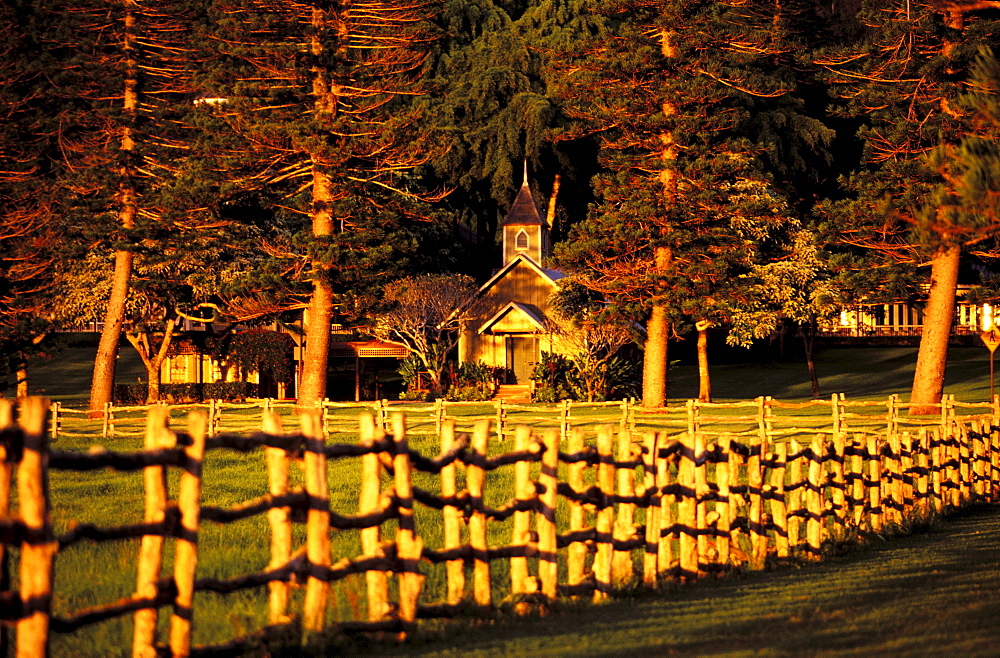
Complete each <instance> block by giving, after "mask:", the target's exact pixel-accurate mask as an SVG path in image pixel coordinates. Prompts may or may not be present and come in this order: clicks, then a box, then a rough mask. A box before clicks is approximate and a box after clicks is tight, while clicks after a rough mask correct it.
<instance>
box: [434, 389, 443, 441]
mask: <svg viewBox="0 0 1000 658" xmlns="http://www.w3.org/2000/svg"><path fill="white" fill-rule="evenodd" d="M442 423H444V400H443V399H442V398H438V399H436V400H434V433H435V434H437V435H438V436H441V427H442Z"/></svg>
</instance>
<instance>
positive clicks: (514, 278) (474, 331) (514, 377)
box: [458, 172, 564, 385]
mask: <svg viewBox="0 0 1000 658" xmlns="http://www.w3.org/2000/svg"><path fill="white" fill-rule="evenodd" d="M500 226H501V231H502V232H503V236H502V237H503V265H502V267H501V268H500V269H499V270H497V271H496V273H494V274H493V276H492V277H490V279H489V281H487V282H486V283H484V284H483V285H482V286H480V288H479V294H480V295H481V296H482V297H483V299H484V300H485V302H486V303H485V304H484V309H485V310H484V311H483V312H482V313H481V314H480V315H479V316H478V317H477V318H475V319H473V320H472V321H471V322H469V323H468V324H466V325H465V327H463V329H462V333H461V336H460V338H459V344H458V353H459V362H461V363H468V362H476V361H482V362H484V363H486V364H488V365H491V366H500V367H505V368H507V369H508V372H509V375H508V379H509V381H508V383H509V384H522V385H523V384H530V382H531V373H532V371H533V370H534V368H535V366H536V365H537V364H538V361H539V359H540V357H541V353H542V352H543V351H545V352H559V345H558V341H557V340H554V337H553V335H552V333H551V330H550V324H549V322H550V320H549V312H550V311H549V298H550V296H551V295H552V293H554V292H555V291H556V290H558V289H559V280H560V279H562V278H563V277H564V275H563V274H562V273H561V272H559V271H557V270H554V269H550V268H547V267H545V265H546V262H547V260H548V258H549V255H550V251H551V247H552V245H551V237H550V230H551V227H550V226H549V224H548V222H546V220H545V219H544V218H543V216H542V215H541V213H540V212H539V211H538V206H537V205H536V204H535V200H534V198H533V196H532V194H531V189H530V188H529V187H528V177H527V172H526V173H525V177H524V182H523V183H522V185H521V189H520V190H519V191H518V193H517V197H516V198H515V199H514V203H513V204H512V205H511V207H510V211H509V212H508V213H507V216H506V217H505V218H504V220H503V223H502V224H501V225H500Z"/></svg>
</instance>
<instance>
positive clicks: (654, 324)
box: [642, 304, 670, 407]
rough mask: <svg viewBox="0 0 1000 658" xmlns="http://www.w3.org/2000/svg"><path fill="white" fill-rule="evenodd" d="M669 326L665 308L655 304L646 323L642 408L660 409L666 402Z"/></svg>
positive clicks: (662, 305)
mask: <svg viewBox="0 0 1000 658" xmlns="http://www.w3.org/2000/svg"><path fill="white" fill-rule="evenodd" d="M669 338H670V324H669V322H668V320H667V308H666V305H664V304H656V305H654V306H653V311H652V313H651V314H650V316H649V322H647V323H646V346H645V351H644V353H643V360H642V406H644V407H662V406H663V405H664V404H665V403H666V400H667V341H668V339H669Z"/></svg>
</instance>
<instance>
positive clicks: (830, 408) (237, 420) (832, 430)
mask: <svg viewBox="0 0 1000 658" xmlns="http://www.w3.org/2000/svg"><path fill="white" fill-rule="evenodd" d="M167 406H168V408H169V409H171V410H173V411H178V412H182V413H187V412H189V411H192V410H195V409H202V410H204V412H205V414H206V415H207V419H208V421H207V422H208V433H209V434H216V433H219V432H222V431H226V432H247V431H250V432H252V431H255V430H257V429H258V428H259V427H260V425H261V423H262V422H263V418H264V416H265V415H267V414H268V413H269V412H272V411H273V412H277V413H279V414H283V415H284V416H286V417H287V416H290V415H292V414H294V413H296V412H297V410H298V407H297V406H296V404H295V402H294V401H277V400H272V399H261V400H251V401H247V402H241V403H232V402H223V401H221V400H209V401H207V402H205V403H201V404H180V405H167ZM924 406H926V405H924ZM932 406H937V407H938V408H939V409H940V411H939V413H937V414H932V415H929V416H909V415H908V411H909V407H910V405H909V403H906V402H902V401H901V400H900V399H899V396H898V395H890V396H888V397H887V398H886V399H884V400H848V399H847V398H846V397H845V396H844V395H843V394H842V393H840V394H834V395H832V396H830V398H827V399H817V400H809V401H805V402H784V401H781V400H775V399H773V398H771V397H759V398H757V399H755V400H749V401H740V402H700V401H698V400H687V401H684V402H680V403H676V404H668V405H667V406H665V407H659V408H655V409H645V408H643V407H641V406H639V405H638V404H637V403H636V402H635V401H632V400H622V401H615V402H599V403H581V402H571V401H569V400H564V401H563V402H561V403H558V404H511V403H508V402H506V401H504V400H497V401H495V402H485V403H484V402H448V401H444V400H437V401H435V402H434V403H430V404H423V403H407V402H396V403H393V402H390V401H389V400H377V401H375V402H370V403H352V402H330V401H329V400H324V401H323V402H322V403H321V404H320V405H319V409H320V413H321V416H320V418H321V421H320V422H321V425H322V428H323V433H324V434H325V435H326V436H327V437H330V436H333V435H335V434H337V433H342V432H355V431H356V430H357V420H356V419H357V414H359V413H371V414H372V415H373V416H374V418H375V423H376V425H378V426H379V427H380V428H382V429H387V428H388V427H389V418H390V417H391V416H392V414H394V413H405V414H406V415H407V417H408V418H409V420H410V422H411V424H412V425H414V426H415V429H416V430H417V432H418V433H426V434H434V435H439V434H440V433H441V428H442V427H443V425H444V423H445V422H446V421H448V420H453V421H455V423H456V424H457V426H458V428H459V430H461V431H472V428H473V427H474V425H475V423H476V422H477V421H479V420H491V421H492V423H493V427H494V431H495V434H496V436H498V437H502V438H505V439H506V438H510V437H512V436H513V432H514V429H515V428H516V427H517V426H518V425H522V424H530V425H531V426H532V427H535V428H536V429H539V430H541V429H543V428H544V429H549V428H552V429H557V430H559V435H560V438H561V439H562V440H563V441H565V440H566V437H567V436H568V434H569V431H570V429H571V428H573V427H585V428H588V429H591V430H593V429H594V428H595V427H596V426H597V425H601V424H606V423H609V422H613V423H614V424H616V425H617V426H618V427H620V428H622V429H628V430H630V431H632V432H642V431H650V430H652V431H675V432H688V433H701V434H704V435H705V436H709V437H718V436H722V435H729V436H733V437H740V436H742V437H746V436H749V435H751V434H761V435H762V436H763V437H764V440H765V441H769V442H774V441H776V440H779V439H782V438H788V437H793V436H800V437H801V436H804V435H805V436H808V435H811V434H815V433H824V434H827V435H829V436H834V435H836V434H840V433H874V434H896V433H899V432H901V431H906V430H910V431H918V430H919V429H921V428H924V427H927V428H930V427H942V428H946V427H948V426H949V425H950V424H951V423H952V422H954V420H955V419H962V420H963V422H968V421H970V420H989V421H990V422H991V423H992V424H994V425H998V424H1000V396H997V397H996V398H995V399H994V400H992V401H990V402H971V403H970V402H960V401H958V400H956V399H955V397H954V396H952V395H945V396H944V397H943V398H942V400H941V402H940V404H938V405H932ZM149 408H150V407H149V406H148V405H140V406H114V405H111V404H108V405H107V406H106V407H105V409H104V413H103V414H102V417H101V418H100V420H99V423H100V425H99V427H98V425H97V422H98V421H93V422H90V423H88V422H87V420H86V417H87V414H88V412H87V411H86V410H77V409H71V408H68V407H65V406H63V405H61V404H60V403H58V402H56V403H53V404H52V406H51V422H50V432H51V437H52V438H53V439H56V438H59V437H60V436H93V435H94V434H95V432H100V435H101V436H102V437H104V438H116V437H118V438H122V437H141V436H143V434H144V433H145V429H144V427H145V419H146V415H147V413H148V410H149Z"/></svg>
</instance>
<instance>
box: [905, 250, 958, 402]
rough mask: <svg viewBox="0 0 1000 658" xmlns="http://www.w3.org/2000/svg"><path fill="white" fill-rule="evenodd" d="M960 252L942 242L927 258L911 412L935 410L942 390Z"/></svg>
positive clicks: (911, 396) (952, 318) (953, 315)
mask: <svg viewBox="0 0 1000 658" xmlns="http://www.w3.org/2000/svg"><path fill="white" fill-rule="evenodd" d="M961 255H962V248H961V247H960V246H958V245H954V246H946V247H942V248H940V249H939V250H938V252H937V253H936V254H935V255H934V260H933V261H932V262H931V287H930V291H929V292H928V294H927V306H926V307H925V309H924V326H923V331H922V332H921V334H920V350H919V351H918V352H917V367H916V370H915V371H914V373H913V389H912V391H911V393H910V403H911V404H912V405H913V406H912V407H911V408H910V413H911V414H919V415H924V414H936V413H938V411H939V408H938V407H937V406H935V405H937V404H939V403H940V402H941V393H942V391H943V390H944V372H945V366H946V365H947V363H948V339H949V337H950V335H951V324H952V321H953V320H954V317H955V296H956V290H957V287H958V264H959V260H960V258H961Z"/></svg>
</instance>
